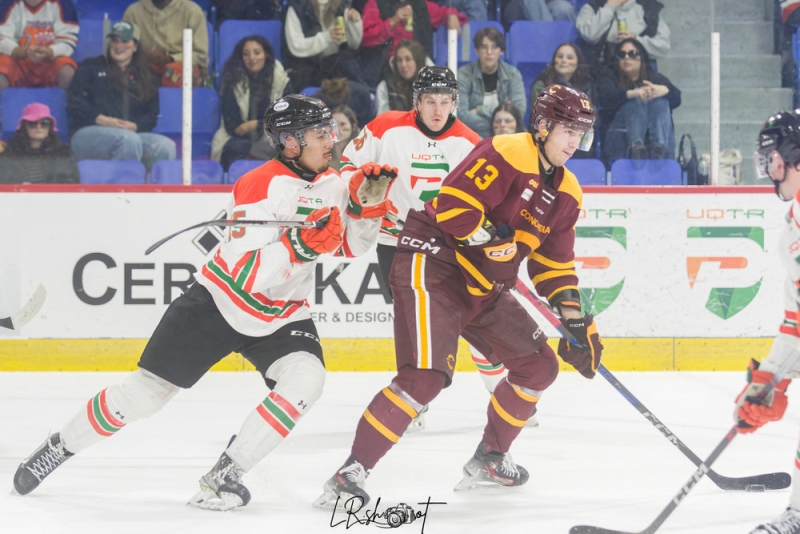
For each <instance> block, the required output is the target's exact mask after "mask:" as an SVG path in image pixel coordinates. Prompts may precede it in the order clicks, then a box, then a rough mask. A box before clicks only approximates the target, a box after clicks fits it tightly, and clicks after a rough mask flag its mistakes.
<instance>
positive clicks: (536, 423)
mask: <svg viewBox="0 0 800 534" xmlns="http://www.w3.org/2000/svg"><path fill="white" fill-rule="evenodd" d="M525 426H528V427H532V428H535V427H537V426H539V421H538V420H537V419H536V416H535V415H532V416H530V418H529V419H528V420H527V421H525Z"/></svg>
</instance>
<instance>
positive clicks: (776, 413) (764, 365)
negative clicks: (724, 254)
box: [734, 109, 800, 534]
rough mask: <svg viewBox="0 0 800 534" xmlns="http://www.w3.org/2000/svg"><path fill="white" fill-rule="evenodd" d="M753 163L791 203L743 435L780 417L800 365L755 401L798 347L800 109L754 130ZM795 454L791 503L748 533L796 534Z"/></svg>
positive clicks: (745, 395)
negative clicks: (775, 326)
mask: <svg viewBox="0 0 800 534" xmlns="http://www.w3.org/2000/svg"><path fill="white" fill-rule="evenodd" d="M755 163H756V173H757V175H758V177H759V178H769V179H770V180H772V182H773V183H774V185H775V193H776V194H777V195H778V197H779V198H780V199H781V200H783V201H786V202H791V205H790V207H789V212H788V213H787V214H786V224H785V226H784V228H783V233H782V235H781V238H780V241H779V246H778V251H779V254H780V259H781V263H782V264H783V266H784V268H785V269H786V271H787V275H788V276H787V277H786V281H785V284H784V287H785V288H784V292H783V301H784V302H783V305H784V320H783V324H782V325H781V327H780V330H779V332H778V335H777V336H776V337H775V341H774V342H773V343H772V348H771V349H770V351H769V356H767V358H766V359H764V360H763V361H762V362H760V363H759V362H758V361H756V360H751V361H750V366H749V368H748V370H747V381H748V384H747V386H746V387H745V389H744V390H743V391H742V392H741V393H740V394H739V396H738V397H737V398H736V409H735V411H734V419H735V420H736V421H740V422H741V421H744V422H745V423H747V425H749V427H744V428H742V426H741V425H740V427H739V433H745V434H746V433H750V432H754V431H755V430H757V429H758V428H760V427H762V426H763V425H765V424H766V423H768V422H770V421H777V420H779V419H781V418H782V417H783V414H784V412H785V411H786V407H787V405H788V400H787V398H786V388H787V387H788V385H789V383H790V382H791V379H792V378H796V377H798V376H800V364H795V366H794V368H793V369H791V370H790V371H789V373H788V376H787V378H785V379H783V380H781V382H780V383H779V384H778V385H777V386H776V387H775V388H774V389H773V390H772V392H770V393H769V394H768V395H767V397H766V398H765V399H764V400H763V401H762V402H758V401H755V400H754V397H756V396H757V395H758V394H759V392H760V391H761V390H762V389H763V388H764V386H765V385H766V384H767V383H768V382H770V381H771V379H772V374H773V373H774V372H775V371H777V370H778V368H779V367H780V366H781V364H782V363H783V362H784V361H785V360H786V358H789V357H791V356H794V355H795V354H796V353H797V351H798V350H800V331H798V324H797V319H798V315H799V314H800V313H799V312H800V301H798V288H800V246H798V245H800V109H797V110H795V111H783V112H780V113H777V114H776V115H774V116H772V117H770V118H769V119H767V122H766V123H765V124H764V127H763V128H762V129H761V131H760V132H759V134H758V140H757V142H756V154H755ZM751 401H752V402H751ZM795 455H796V456H795V462H794V472H793V473H792V493H791V495H790V497H789V507H788V508H787V509H786V511H785V512H784V513H783V514H782V515H781V516H780V517H778V518H776V519H775V520H773V521H772V522H771V523H767V524H764V525H759V526H758V527H756V529H755V530H753V531H751V534H800V445H798V448H797V451H795Z"/></svg>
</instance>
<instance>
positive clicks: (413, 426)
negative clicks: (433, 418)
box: [405, 419, 425, 434]
mask: <svg viewBox="0 0 800 534" xmlns="http://www.w3.org/2000/svg"><path fill="white" fill-rule="evenodd" d="M424 429H425V420H424V419H423V420H422V421H417V420H416V419H412V421H411V422H410V423H409V424H408V428H406V431H405V433H406V434H412V433H414V432H419V431H420V430H424Z"/></svg>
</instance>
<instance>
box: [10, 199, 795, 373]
mask: <svg viewBox="0 0 800 534" xmlns="http://www.w3.org/2000/svg"><path fill="white" fill-rule="evenodd" d="M229 188H230V186H206V187H194V186H193V187H188V188H184V187H180V186H109V187H101V188H100V189H98V188H97V187H92V188H91V189H89V188H83V187H82V186H49V187H44V188H41V187H37V188H34V187H31V186H0V222H2V228H3V229H4V230H5V231H4V232H2V233H0V246H1V247H2V248H0V250H2V251H3V255H2V261H0V317H4V316H8V315H11V314H12V313H14V312H15V311H16V310H17V309H19V307H20V306H21V305H22V304H24V302H25V301H26V300H27V298H29V296H30V295H31V293H32V292H33V290H34V289H35V287H36V285H37V284H38V283H42V284H44V285H45V287H46V288H47V290H48V298H47V301H46V303H45V305H44V307H43V309H42V310H41V312H40V313H39V315H38V316H37V317H36V318H35V319H34V320H33V321H31V322H30V323H29V324H28V325H27V326H26V327H25V328H24V329H23V331H21V332H14V331H8V330H5V329H1V330H2V331H0V371H3V370H31V371H33V370H98V371H100V370H102V371H106V370H124V369H132V368H134V367H135V363H136V361H137V359H138V355H139V353H140V352H141V349H142V348H143V346H144V343H145V342H146V339H147V338H148V337H149V335H150V333H151V332H152V330H153V329H154V327H155V326H156V324H157V323H158V320H159V319H160V317H161V315H162V314H163V312H164V310H165V309H166V307H167V306H168V304H169V302H171V301H172V300H173V299H174V298H176V297H177V296H178V295H180V293H181V291H182V289H183V288H185V287H186V286H187V283H188V281H189V280H190V277H191V275H192V273H194V272H195V271H196V270H197V269H198V268H199V267H200V266H201V265H202V264H203V263H205V262H206V261H208V260H209V259H210V258H211V255H212V253H213V252H212V251H213V250H214V247H215V246H216V244H217V243H218V242H219V241H220V240H221V239H224V234H223V233H222V232H221V231H220V230H218V229H216V228H210V229H202V230H197V231H192V232H188V233H186V234H183V235H182V236H180V237H177V238H175V239H174V240H172V241H170V242H169V243H168V244H166V245H164V246H163V247H162V248H160V249H159V250H157V251H156V252H154V253H153V254H151V255H150V256H145V255H144V251H145V249H146V248H147V247H148V246H150V245H151V244H152V243H153V242H155V241H157V240H158V239H160V238H161V237H164V236H165V235H167V234H170V233H172V232H174V231H176V230H179V229H181V228H184V227H187V226H190V225H192V224H195V223H197V222H200V221H205V220H210V219H214V218H217V217H218V216H220V215H221V213H222V212H223V210H224V207H225V205H226V203H227V200H228V191H229ZM309 202H313V199H309ZM787 209H788V206H787V205H786V204H784V203H782V202H780V201H779V200H778V199H777V198H776V197H775V195H774V192H773V189H772V188H771V187H736V188H712V187H694V188H643V187H633V188H623V187H606V188H597V187H595V188H586V190H585V196H584V200H583V206H582V211H581V216H580V219H579V221H578V224H577V227H576V247H575V250H576V259H575V267H576V271H577V274H578V277H579V279H580V286H581V288H582V292H583V293H584V301H585V302H586V303H590V304H589V306H590V311H591V312H593V313H594V314H595V316H596V320H597V323H598V326H599V330H600V333H601V335H602V336H603V341H604V344H605V352H604V362H605V363H606V364H607V365H608V367H609V368H612V369H617V370H664V369H676V370H707V369H740V368H742V366H743V365H744V362H746V361H747V360H748V359H749V358H750V357H763V356H765V355H766V353H767V352H768V350H769V347H770V345H771V338H772V337H773V336H774V335H775V334H776V333H777V330H778V326H779V324H780V321H781V319H782V313H783V312H782V299H781V290H782V283H783V278H784V274H783V271H782V268H781V266H780V264H779V262H778V259H777V251H776V246H777V242H778V235H779V232H780V229H781V227H782V225H783V224H785V223H784V217H785V213H786V211H787ZM247 231H258V230H256V229H248V230H247ZM315 288H316V289H315V291H314V294H312V295H311V297H310V298H309V304H310V305H311V309H312V312H313V314H314V318H315V320H316V323H317V328H318V330H319V333H320V336H321V337H322V338H323V344H324V347H325V358H326V363H327V365H328V368H329V369H331V370H365V371H367V370H369V371H379V370H391V369H393V366H394V358H393V342H392V340H391V337H392V333H393V331H392V320H393V312H392V306H391V303H390V299H389V297H388V294H387V293H386V288H384V287H382V282H381V280H380V277H379V274H378V267H377V260H376V256H375V254H374V253H371V254H369V255H367V256H365V257H361V258H356V259H346V258H333V257H325V258H324V259H323V260H322V261H321V262H320V263H319V265H318V266H317V271H316V284H315ZM545 331H546V332H548V334H549V335H551V336H553V337H554V336H555V332H554V331H548V328H545ZM463 348H464V347H462V349H463ZM459 355H460V357H459V359H458V366H457V369H461V370H474V369H475V368H474V366H473V364H472V363H471V362H470V361H469V360H470V359H469V356H468V354H467V353H466V352H464V351H463V350H460V351H459ZM217 367H218V368H220V369H227V370H237V369H244V368H246V367H247V365H246V364H245V363H244V362H243V361H242V359H241V357H239V356H238V355H232V356H230V357H228V358H227V359H226V360H224V361H223V362H222V363H221V364H220V365H218V366H217Z"/></svg>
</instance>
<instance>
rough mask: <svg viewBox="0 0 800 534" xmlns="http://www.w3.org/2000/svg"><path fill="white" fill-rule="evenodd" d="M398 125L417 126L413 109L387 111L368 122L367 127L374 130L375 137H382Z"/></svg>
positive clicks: (371, 130)
mask: <svg viewBox="0 0 800 534" xmlns="http://www.w3.org/2000/svg"><path fill="white" fill-rule="evenodd" d="M398 126H412V127H416V124H415V123H414V112H413V111H386V112H384V113H381V114H380V115H378V116H377V117H375V118H374V119H372V122H370V123H369V124H367V128H369V131H370V132H372V135H373V137H377V138H378V139H380V138H381V137H383V134H385V133H386V132H387V131H388V130H391V129H392V128H397V127H398Z"/></svg>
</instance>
